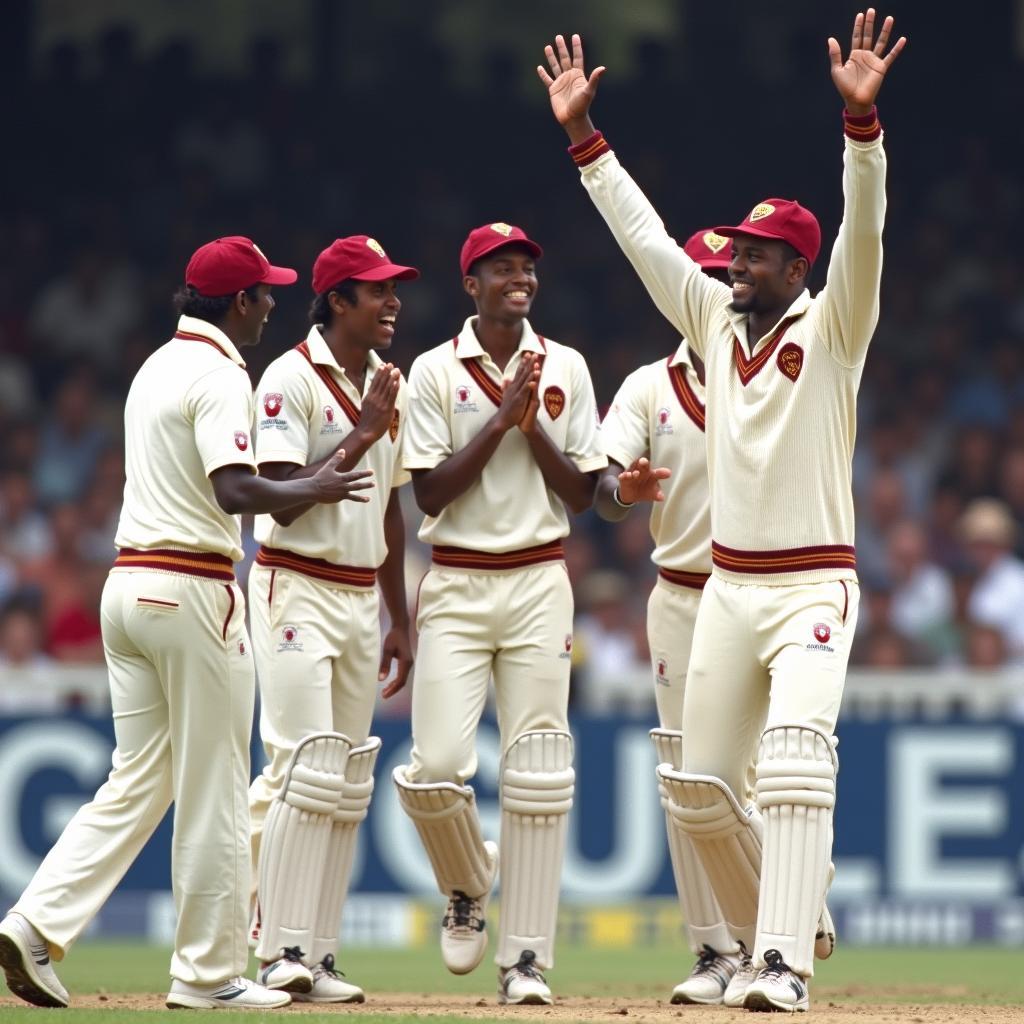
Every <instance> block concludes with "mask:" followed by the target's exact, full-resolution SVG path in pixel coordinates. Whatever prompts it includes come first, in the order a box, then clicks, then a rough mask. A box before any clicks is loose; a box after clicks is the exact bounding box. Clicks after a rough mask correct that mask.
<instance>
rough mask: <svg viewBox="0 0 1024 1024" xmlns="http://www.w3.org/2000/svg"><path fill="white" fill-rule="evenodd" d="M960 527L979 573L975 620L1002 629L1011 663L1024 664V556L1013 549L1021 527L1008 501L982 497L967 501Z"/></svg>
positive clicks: (972, 600) (972, 608)
mask: <svg viewBox="0 0 1024 1024" xmlns="http://www.w3.org/2000/svg"><path fill="white" fill-rule="evenodd" d="M961 531H962V533H963V539H964V543H965V544H966V546H967V553H968V556H969V558H970V560H971V562H972V563H973V565H974V566H975V568H976V569H977V571H978V578H977V580H976V581H975V583H974V586H973V588H972V590H971V593H970V597H969V598H968V600H967V614H968V617H969V618H970V620H971V621H972V622H973V623H976V624H977V625H981V626H989V627H991V628H993V629H996V630H998V631H999V633H1000V634H1001V635H1002V638H1003V642H1004V643H1005V645H1006V652H1007V663H1008V664H1012V665H1016V666H1024V615H1022V614H1021V609H1022V608H1024V562H1022V561H1021V560H1020V559H1019V558H1017V557H1016V556H1015V555H1014V554H1013V549H1014V546H1015V544H1016V540H1017V527H1016V524H1015V523H1014V521H1013V516H1012V515H1011V514H1010V510H1009V508H1008V507H1007V505H1006V503H1005V502H1002V501H999V500H998V499H995V498H978V499H976V500H974V501H972V502H971V504H970V505H968V506H967V510H966V511H965V512H964V514H963V518H962V519H961Z"/></svg>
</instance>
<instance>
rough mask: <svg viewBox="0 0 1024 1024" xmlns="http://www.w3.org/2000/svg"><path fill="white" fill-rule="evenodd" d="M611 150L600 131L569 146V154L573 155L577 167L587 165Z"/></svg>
mask: <svg viewBox="0 0 1024 1024" xmlns="http://www.w3.org/2000/svg"><path fill="white" fill-rule="evenodd" d="M610 152H611V146H609V145H608V143H607V142H605V140H604V136H603V135H602V134H601V133H600V132H599V131H595V132H594V133H593V135H588V136H587V137H586V138H585V139H584V140H583V141H582V142H577V143H576V144H575V145H573V146H570V147H569V156H571V157H572V159H573V163H575V164H576V166H577V167H586V166H587V164H592V163H593V162H594V161H595V160H596V159H597V158H598V157H601V156H604V155H605V153H610Z"/></svg>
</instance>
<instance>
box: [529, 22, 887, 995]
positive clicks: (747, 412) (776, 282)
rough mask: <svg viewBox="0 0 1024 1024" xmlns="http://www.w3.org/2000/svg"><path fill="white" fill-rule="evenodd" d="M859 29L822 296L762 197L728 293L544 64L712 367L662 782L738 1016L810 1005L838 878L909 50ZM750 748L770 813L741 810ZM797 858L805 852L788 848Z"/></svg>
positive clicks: (661, 289)
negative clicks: (678, 717) (743, 954)
mask: <svg viewBox="0 0 1024 1024" xmlns="http://www.w3.org/2000/svg"><path fill="white" fill-rule="evenodd" d="M891 31H892V19H891V18H886V19H885V21H884V23H883V25H882V28H881V31H880V32H879V33H878V37H877V40H876V39H875V12H874V11H873V10H868V11H867V13H866V14H858V15H857V17H856V19H855V22H854V28H853V38H852V43H851V52H850V54H849V56H848V58H847V60H846V61H845V62H844V61H843V59H842V54H841V49H840V46H839V43H838V42H837V41H836V40H835V39H830V40H829V42H828V49H829V54H830V59H831V68H832V79H833V82H834V83H835V85H836V88H837V89H838V91H839V93H840V95H841V96H842V98H843V100H844V101H845V104H846V110H845V112H844V128H845V135H846V150H845V157H844V168H845V169H844V175H843V191H844V195H845V202H846V205H845V212H844V217H843V223H842V225H841V227H840V229H839V234H838V237H837V239H836V242H835V244H834V246H833V250H832V256H831V261H830V263H829V267H828V276H827V282H826V285H825V288H824V289H823V290H822V291H821V292H820V293H819V294H818V295H817V296H815V297H814V298H812V297H811V295H810V293H809V292H808V291H807V288H806V280H807V275H808V273H809V271H810V268H811V266H812V265H813V263H814V261H815V259H816V258H817V255H818V250H819V247H820V241H821V232H820V229H819V227H818V222H817V220H816V219H815V217H814V216H813V214H811V213H810V211H808V210H806V209H805V208H804V207H802V206H800V205H799V203H796V202H794V201H791V200H785V199H775V198H773V199H767V200H765V201H764V202H761V203H758V204H757V205H756V206H755V207H754V208H753V209H752V210H751V211H750V213H749V214H748V216H747V217H746V218H745V219H744V220H743V222H742V223H741V224H739V225H737V226H734V227H726V228H716V233H718V234H724V235H727V236H728V237H731V238H732V239H733V242H732V246H731V255H732V261H731V263H730V266H729V277H730V280H731V282H732V287H731V288H729V287H728V286H726V285H723V284H721V283H720V282H718V281H713V280H711V279H710V278H708V277H707V276H706V275H704V274H702V273H701V272H700V268H699V267H698V265H697V264H696V263H695V262H694V261H693V260H692V259H690V257H689V256H687V255H686V253H685V252H683V250H682V249H681V248H680V247H679V246H678V245H677V244H676V243H675V241H674V240H673V239H672V238H671V237H670V236H669V235H668V233H667V231H666V230H665V227H664V225H663V224H662V222H661V220H660V219H659V218H658V216H657V214H656V213H655V211H654V210H653V208H652V207H651V205H650V203H649V202H648V200H647V199H646V197H645V196H644V195H643V193H642V192H641V191H640V189H639V188H638V187H637V186H636V184H635V183H634V182H633V180H632V179H631V178H630V177H629V175H628V174H627V173H626V172H625V170H623V168H622V167H621V165H620V164H619V163H618V161H617V160H616V158H615V155H614V154H613V153H612V151H611V149H610V147H609V146H608V144H607V142H606V141H605V140H604V138H603V136H602V135H601V134H600V133H599V132H597V131H596V130H595V129H594V126H593V123H592V122H591V120H590V115H589V109H590V105H591V103H592V101H593V98H594V95H595V93H596V89H597V83H598V80H599V78H600V76H601V74H602V72H603V70H604V69H603V68H598V69H596V70H595V71H594V72H593V73H592V74H591V75H590V76H589V78H588V77H587V75H586V73H585V72H584V63H583V50H582V45H581V43H580V41H579V37H578V36H577V37H573V52H572V53H571V54H570V52H569V48H568V47H567V46H566V44H565V40H564V39H563V38H562V37H561V36H559V37H557V38H556V41H555V47H550V46H549V47H547V49H546V54H547V59H548V68H547V69H545V68H542V67H541V68H538V74H539V76H540V78H541V81H542V82H543V83H544V84H545V85H546V86H547V88H548V92H549V96H550V99H551V105H552V110H553V112H554V114H555V117H556V118H557V120H558V121H559V122H560V123H561V124H562V125H563V126H564V127H565V129H566V131H567V133H568V135H569V139H570V141H571V143H572V146H571V148H570V152H571V153H572V155H573V157H574V159H575V161H576V163H577V165H578V166H579V167H580V168H581V172H582V177H583V183H584V186H585V187H586V189H587V191H588V192H589V194H590V196H591V198H592V199H593V201H594V203H595V205H596V206H597V207H598V209H599V210H600V212H601V214H602V216H603V217H604V218H605V220H606V221H607V223H608V225H609V227H610V228H611V230H612V233H613V234H614V236H615V238H616V241H618V243H619V245H620V246H621V248H622V249H623V251H624V252H625V253H626V255H627V256H628V257H629V259H630V261H631V262H632V263H633V265H634V267H635V268H636V270H637V272H638V273H639V274H640V277H641V279H642V280H643V282H644V284H645V285H646V287H647V289H648V291H649V292H650V293H651V296H652V298H653V299H654V301H655V303H656V304H657V306H658V308H659V309H660V310H661V311H662V312H663V313H664V314H665V315H666V316H667V317H668V319H669V320H670V321H671V322H672V323H673V325H674V326H675V327H676V328H677V329H678V330H679V331H680V332H681V333H682V334H683V335H684V337H686V339H687V341H688V342H689V344H690V346H691V348H693V349H694V351H695V352H696V353H697V354H698V355H699V356H700V357H701V358H702V359H703V360H704V363H705V367H706V386H707V407H706V415H705V425H706V434H707V445H708V466H709V479H710V484H711V528H712V533H711V535H712V545H711V547H712V564H713V569H712V576H711V579H710V580H709V582H708V583H707V585H706V587H705V590H704V595H703V598H702V600H701V605H700V610H699V613H698V617H697V622H696V627H695V631H694V641H693V649H692V653H691V658H690V667H689V673H688V676H687V683H686V700H685V703H684V709H683V735H684V736H685V737H686V745H685V748H684V750H683V766H682V770H681V771H680V770H676V769H675V768H673V767H672V765H671V764H670V763H666V764H663V765H661V766H659V769H658V771H659V776H660V778H661V781H662V784H663V785H664V786H665V790H666V793H667V796H668V800H669V803H670V812H671V814H672V816H673V818H674V819H675V821H676V822H677V823H678V827H679V828H680V829H681V831H683V832H685V833H686V834H687V835H688V836H689V837H690V839H691V840H692V842H693V844H694V847H695V849H696V851H697V853H698V855H699V856H700V858H701V862H702V864H703V865H704V868H705V871H706V872H707V875H708V877H709V879H710V880H711V884H712V888H713V890H714V893H715V896H716V898H717V900H718V903H719V906H720V907H721V909H722V913H723V914H724V916H725V919H726V921H728V923H729V925H730V927H731V929H732V932H733V934H734V935H736V936H737V937H738V938H739V939H740V940H741V941H742V942H743V943H744V945H745V947H746V948H748V949H752V950H753V959H752V963H751V964H750V965H749V967H748V966H746V965H741V968H740V969H738V970H737V971H736V973H735V974H734V975H733V978H732V980H731V981H730V983H729V986H728V988H727V989H726V993H725V997H724V1002H725V1003H726V1004H727V1005H731V1006H735V1005H743V1006H746V1007H747V1008H748V1009H752V1010H785V1011H798V1010H806V1009H807V1008H808V1006H809V998H808V990H807V979H808V978H809V977H810V976H811V975H812V974H813V949H814V943H815V936H816V932H817V922H818V919H819V915H820V913H821V910H822V907H823V904H824V898H825V893H826V888H827V884H828V874H829V863H830V853H831V846H832V810H833V806H834V803H835V779H836V770H837V767H838V762H837V759H836V752H835V747H836V741H835V737H834V735H833V734H834V730H835V724H836V719H837V716H838V712H839V704H840V700H841V698H842V690H843V684H844V681H845V676H846V664H847V660H848V657H849V647H850V642H851V639H852V636H853V632H854V626H855V623H856V615H857V602H858V589H857V574H856V557H855V554H854V549H853V500H852V495H851V481H850V460H851V456H852V453H853V443H854V432H855V422H856V420H855V406H856V395H857V388H858V386H859V383H860V377H861V372H862V370H863V365H864V359H865V357H866V354H867V348H868V344H869V342H870V340H871V335H872V333H873V331H874V327H875V323H876V321H877V318H878V302H879V299H878V293H879V281H880V276H881V266H882V244H881V233H882V223H883V220H884V214H885V154H884V152H883V149H882V141H881V136H882V130H881V126H880V124H879V121H878V116H877V113H876V109H875V105H874V101H875V98H876V96H877V94H878V91H879V88H880V87H881V84H882V80H883V78H884V77H885V74H886V72H887V71H888V69H889V67H890V66H891V64H892V62H893V61H894V60H895V59H896V57H897V56H898V54H899V53H900V51H901V50H902V49H903V46H904V45H905V39H903V38H900V39H899V40H898V41H897V42H896V43H895V44H894V45H893V46H892V47H891V49H888V52H886V51H887V47H888V42H889V37H890V34H891ZM753 751H756V761H757V780H756V791H757V802H756V807H754V808H744V807H743V805H742V798H743V789H744V778H745V773H746V766H747V764H748V763H749V760H750V757H751V753H752V752H753ZM792 850H800V851H802V853H801V855H800V856H792V855H791V853H790V851H792Z"/></svg>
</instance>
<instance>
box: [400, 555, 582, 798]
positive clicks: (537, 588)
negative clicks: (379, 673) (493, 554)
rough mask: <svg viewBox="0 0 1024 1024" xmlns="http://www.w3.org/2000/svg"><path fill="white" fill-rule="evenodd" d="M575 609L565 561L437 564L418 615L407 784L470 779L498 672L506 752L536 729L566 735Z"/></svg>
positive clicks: (423, 592)
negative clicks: (490, 566) (506, 566)
mask: <svg viewBox="0 0 1024 1024" xmlns="http://www.w3.org/2000/svg"><path fill="white" fill-rule="evenodd" d="M572 613H573V600H572V587H571V586H570V584H569V574H568V573H567V571H566V568H565V563H564V562H547V563H544V564H541V565H533V566H528V567H526V568H522V569H510V570H497V571H493V572H488V571H482V570H462V569H452V568H447V567H443V566H438V565H434V566H433V567H432V568H431V569H430V571H429V572H428V573H427V574H426V576H424V577H423V582H422V583H421V584H420V593H419V601H418V612H417V616H416V628H417V630H418V633H419V646H418V648H417V653H416V678H415V680H414V683H413V688H412V738H413V748H412V761H411V765H410V768H409V771H408V772H407V776H406V777H407V778H408V780H409V781H410V782H456V783H458V784H459V785H464V784H465V783H466V782H467V780H469V779H471V778H472V777H473V776H474V775H475V774H476V768H477V756H476V730H477V726H478V725H479V723H480V716H481V715H482V714H483V711H484V705H485V703H486V701H487V691H488V687H489V684H490V679H491V675H492V673H493V675H494V692H495V697H496V700H497V711H498V729H499V731H500V733H501V746H502V752H504V751H505V750H507V749H508V747H509V746H510V745H511V743H512V742H513V741H514V740H515V738H516V737H517V736H519V735H520V734H522V733H524V732H528V731H530V730H533V729H559V730H562V731H564V732H568V730H569V720H568V706H569V668H570V663H571V662H570V658H571V653H572Z"/></svg>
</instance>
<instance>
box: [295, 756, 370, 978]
mask: <svg viewBox="0 0 1024 1024" xmlns="http://www.w3.org/2000/svg"><path fill="white" fill-rule="evenodd" d="M378 753H380V740H379V739H378V738H377V737H376V736H371V737H370V738H369V739H368V740H367V741H366V742H365V743H364V744H363V745H362V746H359V747H353V748H352V749H351V750H350V751H349V755H348V764H346V765H345V781H344V783H342V787H341V799H340V801H339V802H338V807H337V809H336V810H335V812H334V827H333V828H332V829H331V836H330V839H329V840H328V843H327V859H326V861H325V863H324V878H323V884H322V885H321V887H320V908H319V910H318V912H317V919H316V932H315V934H314V936H313V942H312V949H311V951H310V962H311V963H314V964H318V963H320V961H321V960H323V958H324V957H325V956H327V954H328V953H330V954H332V955H333V954H334V953H335V952H337V949H338V934H339V932H340V929H341V911H342V908H343V907H344V906H345V898H346V897H347V896H348V886H349V882H350V881H351V879H352V862H353V860H354V859H355V854H356V837H357V835H358V832H359V826H360V825H361V824H362V823H363V821H364V820H365V818H366V813H367V811H368V809H369V807H370V799H371V797H372V796H373V767H374V765H375V764H376V763H377V754H378Z"/></svg>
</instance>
